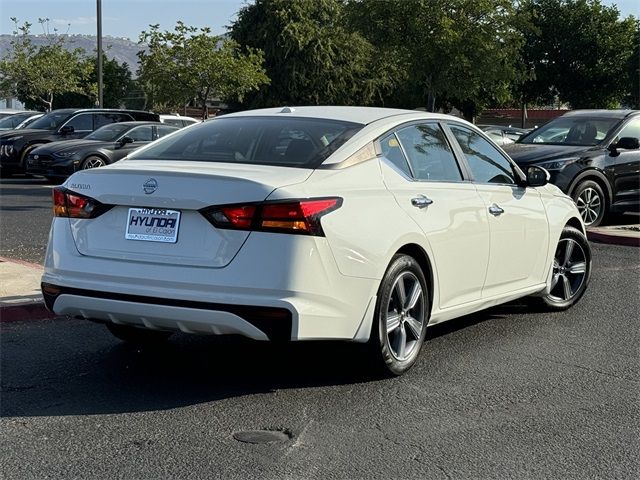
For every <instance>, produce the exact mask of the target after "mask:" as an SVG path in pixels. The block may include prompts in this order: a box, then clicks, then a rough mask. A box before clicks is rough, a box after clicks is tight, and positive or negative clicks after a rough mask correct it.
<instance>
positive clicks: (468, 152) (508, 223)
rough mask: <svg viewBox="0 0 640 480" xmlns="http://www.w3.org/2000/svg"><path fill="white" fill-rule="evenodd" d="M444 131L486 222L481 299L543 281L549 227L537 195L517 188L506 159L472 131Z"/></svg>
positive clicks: (457, 126) (457, 127)
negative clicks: (466, 171) (461, 158)
mask: <svg viewBox="0 0 640 480" xmlns="http://www.w3.org/2000/svg"><path fill="white" fill-rule="evenodd" d="M448 126H449V128H450V130H451V132H452V134H453V136H454V138H455V139H456V141H457V144H458V145H457V148H459V149H460V153H461V154H462V155H463V156H464V159H465V161H466V165H467V168H468V169H469V171H470V173H471V175H472V178H473V181H474V184H475V188H476V190H477V192H478V194H479V195H480V197H481V198H482V200H483V202H484V209H485V214H487V215H488V219H489V227H490V233H491V242H490V243H491V247H490V255H489V265H488V268H487V276H486V280H485V282H484V288H483V297H485V298H488V297H493V296H496V295H502V294H505V293H509V292H513V291H516V290H519V289H521V288H526V287H529V286H532V285H535V284H538V283H541V282H543V281H544V279H545V272H544V271H543V270H544V267H545V263H546V259H547V254H548V243H549V227H548V223H547V216H546V211H545V208H544V205H543V203H542V200H541V198H540V194H539V193H538V192H537V191H536V190H535V188H530V187H522V186H519V185H518V184H517V183H516V178H517V177H516V174H515V171H514V168H513V165H512V164H511V162H510V160H509V159H507V157H505V156H504V155H503V154H502V153H501V152H500V151H499V150H498V149H497V148H496V147H494V146H493V145H492V144H491V143H490V142H489V141H488V140H487V139H486V138H484V137H483V136H482V135H480V134H479V133H478V132H476V131H475V130H472V129H471V128H468V127H467V126H464V125H461V124H456V123H449V125H448Z"/></svg>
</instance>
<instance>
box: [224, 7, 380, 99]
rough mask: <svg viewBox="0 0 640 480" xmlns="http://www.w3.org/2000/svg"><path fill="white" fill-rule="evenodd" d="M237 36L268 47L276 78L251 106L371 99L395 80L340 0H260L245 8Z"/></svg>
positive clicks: (266, 51) (244, 41) (248, 44)
mask: <svg viewBox="0 0 640 480" xmlns="http://www.w3.org/2000/svg"><path fill="white" fill-rule="evenodd" d="M231 37H232V38H233V39H234V40H236V41H237V42H238V43H239V44H241V45H242V46H243V47H245V48H246V49H248V51H251V49H260V50H262V51H264V56H265V63H266V69H267V74H268V75H269V78H270V79H271V84H270V85H269V86H263V87H262V88H261V89H260V90H259V91H258V92H257V93H256V94H254V95H251V97H250V98H248V99H247V101H246V102H245V106H250V107H265V106H276V105H283V104H290V105H301V104H303V105H304V104H311V105H318V104H337V105H357V104H361V105H367V104H372V103H381V102H382V101H383V97H384V92H385V91H386V90H388V89H389V88H390V87H391V85H392V81H391V80H390V79H391V78H392V77H391V72H390V71H389V70H384V69H383V68H381V65H382V64H381V62H380V61H379V58H380V57H379V56H378V54H377V52H376V51H375V49H374V48H373V46H372V45H371V43H370V42H368V41H367V40H366V39H365V38H364V37H363V36H362V35H361V34H360V33H358V32H355V31H351V30H350V29H349V26H348V24H347V18H346V15H345V9H344V3H343V2H342V1H340V0H314V1H307V0H257V1H256V2H255V3H253V4H250V5H246V6H244V7H243V8H242V9H240V11H239V12H238V18H237V20H236V21H235V22H234V24H233V25H232V27H231Z"/></svg>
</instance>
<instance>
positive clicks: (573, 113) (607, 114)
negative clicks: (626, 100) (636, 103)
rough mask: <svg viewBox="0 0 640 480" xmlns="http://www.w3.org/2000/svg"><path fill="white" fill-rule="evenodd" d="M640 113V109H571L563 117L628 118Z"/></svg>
mask: <svg viewBox="0 0 640 480" xmlns="http://www.w3.org/2000/svg"><path fill="white" fill-rule="evenodd" d="M637 114H640V110H570V111H568V112H567V113H565V114H564V115H563V117H579V116H583V117H603V118H626V117H628V116H630V115H637Z"/></svg>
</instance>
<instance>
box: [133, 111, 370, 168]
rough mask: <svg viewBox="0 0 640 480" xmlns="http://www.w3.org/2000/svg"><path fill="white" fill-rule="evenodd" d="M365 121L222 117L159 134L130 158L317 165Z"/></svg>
mask: <svg viewBox="0 0 640 480" xmlns="http://www.w3.org/2000/svg"><path fill="white" fill-rule="evenodd" d="M363 126H364V125H361V124H358V123H351V122H342V121H338V120H326V119H315V118H296V117H286V118H282V117H266V116H265V117H230V118H225V117H221V118H216V119H214V120H210V121H208V122H205V123H202V124H199V125H194V126H192V127H190V128H187V129H184V130H181V131H180V132H179V133H176V134H175V135H171V136H170V137H167V138H163V139H160V140H159V141H157V142H156V143H155V144H153V145H152V146H151V147H149V148H145V149H144V150H142V151H139V152H136V153H135V154H133V155H131V156H130V157H129V158H130V159H132V160H185V161H201V162H226V163H229V162H230V163H251V164H260V165H280V166H287V167H303V168H316V167H318V166H319V165H320V164H321V163H322V162H323V161H324V160H326V159H327V158H328V157H329V156H330V155H331V154H332V153H333V152H335V151H336V150H337V149H338V148H339V147H340V146H342V145H343V144H344V143H345V142H346V141H347V140H349V139H350V138H351V137H352V136H353V135H354V134H355V133H356V132H357V131H359V130H360V129H361V128H362V127H363Z"/></svg>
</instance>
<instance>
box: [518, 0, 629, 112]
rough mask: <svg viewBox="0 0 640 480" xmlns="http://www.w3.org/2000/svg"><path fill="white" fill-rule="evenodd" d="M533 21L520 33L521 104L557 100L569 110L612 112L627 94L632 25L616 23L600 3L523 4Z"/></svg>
mask: <svg viewBox="0 0 640 480" xmlns="http://www.w3.org/2000/svg"><path fill="white" fill-rule="evenodd" d="M522 11H524V12H526V14H527V15H528V16H529V17H530V18H531V20H532V26H531V28H530V29H528V30H526V31H525V37H526V43H525V46H524V48H523V54H522V58H523V62H524V64H525V69H526V70H528V71H529V72H530V79H529V80H528V81H526V82H524V83H523V84H522V85H521V87H520V92H521V93H522V95H523V96H524V99H525V100H529V101H539V102H547V101H549V100H550V99H551V98H553V97H555V96H557V97H558V98H559V99H560V100H561V101H562V102H567V103H569V104H570V105H571V106H572V107H573V108H611V107H616V106H618V105H619V104H620V101H621V100H622V99H623V98H624V96H625V95H628V94H629V93H631V92H630V90H631V88H630V77H629V72H628V70H629V62H630V61H631V60H630V58H631V57H632V55H633V50H634V43H635V42H634V39H636V41H637V38H638V36H637V21H636V20H635V19H634V18H633V17H629V18H626V19H621V18H620V12H619V11H618V9H617V8H616V7H615V5H614V6H605V5H602V3H601V2H600V0H527V1H525V2H523V4H522Z"/></svg>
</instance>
